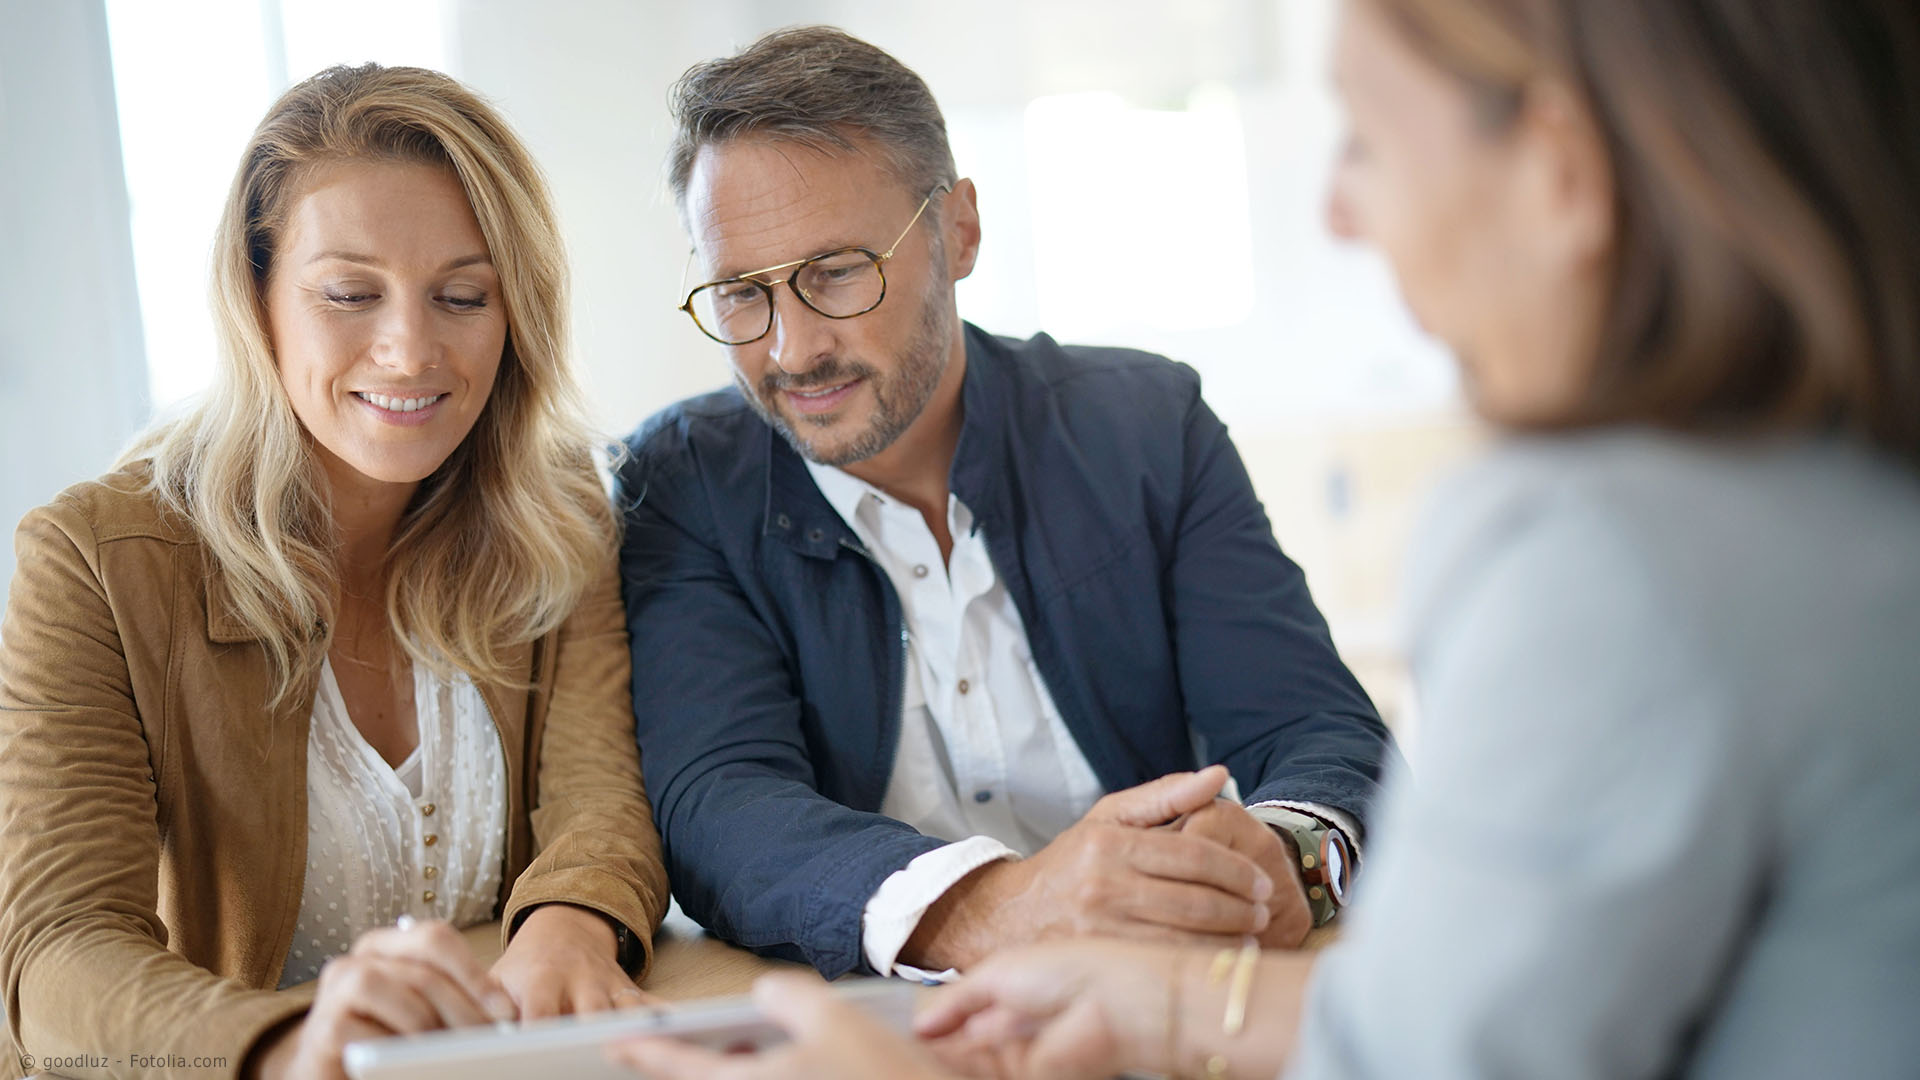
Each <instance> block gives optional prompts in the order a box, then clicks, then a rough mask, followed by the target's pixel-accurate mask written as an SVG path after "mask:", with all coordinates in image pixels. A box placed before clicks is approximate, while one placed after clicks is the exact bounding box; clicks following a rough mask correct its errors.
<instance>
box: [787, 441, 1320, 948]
mask: <svg viewBox="0 0 1920 1080" xmlns="http://www.w3.org/2000/svg"><path fill="white" fill-rule="evenodd" d="M807 469H808V471H809V472H811V473H812V474H813V480H814V483H815V484H816V485H817V486H818V487H819V488H820V492H821V494H823V495H824V496H826V499H827V502H828V503H829V504H831V505H832V506H833V508H834V510H835V511H836V512H837V513H838V514H839V515H840V518H841V520H843V521H845V522H846V524H847V527H848V528H850V529H852V530H853V533H854V535H855V536H856V537H857V538H859V540H860V542H861V544H862V545H864V546H865V548H866V551H867V554H868V556H869V557H870V558H872V559H873V561H874V562H875V563H876V564H877V565H878V566H879V567H880V569H881V570H882V571H883V572H884V573H885V574H886V575H887V580H888V581H889V582H891V583H892V585H893V588H894V592H895V593H897V594H898V595H899V598H900V609H901V615H902V617H903V618H904V619H905V621H906V640H907V657H906V672H905V683H904V688H905V689H904V693H903V695H902V701H901V714H900V742H899V750H898V752H897V754H896V756H895V758H894V765H893V775H892V777H891V779H890V780H889V782H888V785H887V792H886V796H885V798H884V799H882V801H881V804H880V812H881V813H883V814H885V815H887V816H888V817H891V818H894V819H896V820H899V821H903V822H905V823H906V824H908V825H911V826H913V827H914V828H915V829H917V830H919V831H920V832H921V833H923V834H925V835H927V836H932V837H935V838H938V839H941V840H946V841H949V843H948V844H947V845H946V846H945V847H941V848H936V849H935V850H933V851H929V852H926V853H925V854H923V855H920V856H919V857H917V858H915V859H914V860H913V861H912V862H910V863H908V864H907V866H906V867H905V868H903V869H901V870H898V871H896V872H894V873H893V874H891V875H889V876H888V877H887V879H886V880H885V881H883V882H881V884H880V887H879V888H878V889H876V890H875V891H874V894H873V896H872V897H871V898H870V899H869V900H868V901H867V905H866V909H865V912H864V915H863V919H862V924H861V925H862V931H861V944H862V947H863V949H864V952H865V954H866V959H867V962H868V963H869V964H871V965H872V966H873V969H874V970H875V971H879V972H891V973H893V974H897V975H903V976H907V977H910V978H929V977H939V976H935V975H932V974H931V973H928V972H924V971H921V970H920V969H918V968H914V967H911V966H908V965H904V964H900V963H898V962H897V957H898V956H899V954H900V950H901V948H902V947H904V946H905V945H906V943H907V939H908V938H909V937H911V936H912V935H913V931H914V928H915V927H917V926H918V925H919V924H920V918H921V916H922V915H924V914H926V910H927V908H929V907H930V906H932V904H933V902H934V901H935V900H938V899H939V898H940V896H941V895H942V894H944V893H945V892H946V891H947V890H948V889H950V888H952V887H953V885H954V884H955V883H956V882H958V881H959V880H960V879H961V878H963V877H965V876H966V875H968V874H969V873H971V872H973V871H974V870H975V869H977V868H979V867H980V866H983V865H985V864H986V863H989V862H992V861H994V860H996V859H1007V858H1019V857H1022V856H1026V855H1031V854H1033V853H1034V852H1036V851H1038V850H1040V849H1041V848H1042V847H1045V846H1046V845H1047V844H1048V843H1049V842H1050V841H1051V840H1052V839H1053V838H1054V837H1056V836H1058V835H1059V834H1060V833H1061V832H1063V831H1065V830H1066V829H1067V827H1068V826H1070V825H1072V824H1073V823H1075V822H1076V821H1079V820H1080V818H1081V817H1083V816H1084V815H1085V814H1086V812H1087V811H1088V810H1089V809H1091V808H1092V807H1093V804H1094V803H1095V802H1096V801H1097V800H1099V798H1100V797H1101V796H1102V795H1104V794H1105V793H1106V789H1105V788H1104V787H1103V786H1102V785H1101V783H1100V780H1099V778H1098V777H1097V776H1095V775H1094V772H1093V767H1092V766H1091V765H1090V764H1088V762H1087V758H1086V755H1085V754H1084V753H1082V752H1081V750H1080V745H1079V744H1078V743H1077V742H1075V741H1074V738H1073V734H1072V733H1071V732H1070V731H1068V730H1067V727H1066V724H1065V723H1064V722H1063V721H1062V720H1061V718H1060V711H1059V709H1057V708H1055V707H1054V703H1053V697H1052V695H1051V694H1049V693H1048V692H1047V686H1046V681H1045V680H1044V679H1042V678H1041V676H1040V671H1039V669H1038V668H1037V667H1036V666H1035V665H1034V662H1033V655H1032V653H1031V651H1030V650H1029V648H1028V643H1027V630H1026V624H1025V623H1023V622H1022V621H1021V619H1020V612H1019V609H1018V608H1016V607H1015V606H1014V603H1013V597H1012V596H1011V595H1009V594H1008V592H1007V589H1006V586H1005V584H1004V583H1002V582H1001V580H1000V577H999V574H998V573H996V572H995V570H994V567H993V560H992V559H991V558H990V557H989V556H988V552H987V540H986V537H985V536H984V535H983V534H981V533H980V532H978V531H977V530H976V529H975V528H974V521H973V513H972V511H971V510H969V509H968V508H967V506H966V504H965V503H962V502H961V501H960V499H959V498H958V497H956V496H954V495H951V494H949V495H948V497H947V529H948V531H949V532H950V533H951V535H952V537H953V550H952V554H951V556H950V558H948V559H946V560H944V561H943V560H942V559H941V557H940V545H939V542H938V541H937V540H936V539H935V538H934V535H933V531H932V530H931V529H929V528H928V527H927V523H926V520H925V519H924V518H922V517H921V515H920V512H919V511H918V510H916V509H914V508H913V507H912V506H909V505H908V504H906V503H904V502H902V501H900V500H898V499H894V498H891V497H889V496H888V495H886V494H885V493H884V492H882V491H880V490H879V489H877V488H875V487H873V486H872V485H870V484H868V483H866V482H865V481H863V480H860V479H858V478H856V477H854V476H852V475H850V474H848V473H846V472H843V471H841V470H839V469H836V468H833V467H832V466H828V465H820V464H816V463H814V462H808V463H807ZM1274 805H1285V806H1288V807H1291V808H1293V809H1298V810H1302V811H1305V812H1308V813H1311V814H1313V815H1315V816H1317V817H1321V818H1323V819H1326V820H1328V821H1331V822H1333V823H1334V824H1336V825H1339V826H1341V827H1342V829H1343V830H1344V831H1345V832H1346V833H1347V835H1348V836H1349V837H1350V838H1351V837H1356V836H1357V835H1358V834H1357V833H1356V832H1355V831H1354V829H1353V827H1352V823H1351V822H1350V821H1348V820H1346V818H1345V815H1342V814H1340V813H1339V811H1337V810H1330V809H1329V808H1327V807H1321V806H1318V805H1315V804H1305V803H1291V802H1289V803H1283V804H1274Z"/></svg>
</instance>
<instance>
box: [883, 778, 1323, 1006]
mask: <svg viewBox="0 0 1920 1080" xmlns="http://www.w3.org/2000/svg"><path fill="white" fill-rule="evenodd" d="M1307 812H1309V813H1310V812H1311V811H1307ZM1019 857H1020V856H1019V854H1018V853H1017V852H1015V851H1014V850H1013V849H1012V848H1010V847H1008V846H1007V845H1005V844H1003V843H1001V842H1000V841H998V840H995V839H994V838H993V837H991V836H969V837H967V838H966V839H965V840H960V841H956V842H954V843H951V844H948V845H946V846H945V847H937V848H934V849H933V850H932V851H928V852H923V853H922V854H920V855H919V856H916V857H915V858H914V860H913V861H912V862H910V863H908V864H907V865H906V866H905V867H903V868H901V869H899V870H895V871H894V872H893V873H891V874H889V875H887V880H885V881H883V882H881V883H880V887H879V888H878V889H875V890H874V891H873V895H872V896H871V897H869V898H868V900H867V906H866V910H865V911H864V912H862V913H861V916H860V941H861V946H862V948H863V950H864V951H865V953H866V956H867V963H868V964H870V965H872V967H873V970H875V971H877V972H880V973H881V974H883V975H898V976H900V977H901V978H905V979H918V980H920V981H921V982H946V981H948V980H949V979H952V978H955V977H956V976H957V975H958V973H957V972H955V971H953V970H952V969H948V970H946V971H939V972H930V971H923V970H921V969H920V968H916V967H913V966H911V965H908V964H901V963H897V962H896V961H897V959H898V957H899V956H900V950H901V949H904V948H906V946H907V939H908V938H910V937H912V936H913V931H914V929H915V928H917V927H918V926H919V925H920V917H921V916H923V915H925V914H926V913H927V909H928V908H930V907H932V906H933V902H934V901H935V900H938V899H940V898H941V897H942V896H944V895H946V892H947V890H948V889H951V888H953V887H954V885H956V884H958V883H959V881H960V879H961V878H963V877H966V876H967V875H968V874H971V873H973V872H974V871H975V870H978V869H979V868H980V867H982V866H985V865H986V864H988V863H990V862H993V861H994V860H996V859H1017V858H1019Z"/></svg>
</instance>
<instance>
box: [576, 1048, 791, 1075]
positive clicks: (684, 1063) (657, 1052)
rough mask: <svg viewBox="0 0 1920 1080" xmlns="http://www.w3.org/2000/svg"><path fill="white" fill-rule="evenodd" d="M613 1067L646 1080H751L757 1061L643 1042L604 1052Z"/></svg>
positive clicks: (701, 1050) (700, 1049) (698, 1049)
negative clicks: (624, 1069)
mask: <svg viewBox="0 0 1920 1080" xmlns="http://www.w3.org/2000/svg"><path fill="white" fill-rule="evenodd" d="M607 1057H608V1059H609V1060H611V1061H613V1062H614V1063H615V1064H619V1065H625V1066H626V1067H627V1068H629V1069H632V1070H634V1071H635V1072H638V1073H641V1074H642V1075H644V1076H646V1077H647V1080H752V1078H753V1077H754V1075H755V1074H754V1072H752V1071H751V1070H752V1069H753V1064H752V1063H753V1062H756V1061H758V1060H759V1059H757V1058H751V1057H734V1058H729V1057H727V1056H725V1055H722V1054H716V1053H714V1052H713V1051H711V1050H707V1049H704V1048H702V1047H698V1046H694V1045H692V1044H691V1043H683V1042H678V1041H676V1040H673V1039H664V1038H645V1039H629V1040H627V1041H625V1042H617V1043H614V1044H613V1045H612V1046H609V1047H608V1048H607Z"/></svg>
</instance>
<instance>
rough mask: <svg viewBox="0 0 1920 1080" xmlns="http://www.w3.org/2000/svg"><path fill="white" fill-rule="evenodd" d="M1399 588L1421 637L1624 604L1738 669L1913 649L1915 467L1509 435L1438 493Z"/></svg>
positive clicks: (1740, 447)
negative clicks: (1885, 643) (1863, 650)
mask: <svg viewBox="0 0 1920 1080" xmlns="http://www.w3.org/2000/svg"><path fill="white" fill-rule="evenodd" d="M1629 599H1631V600H1633V601H1634V603H1633V605H1632V606H1631V607H1623V605H1625V604H1626V601H1627V600H1629ZM1408 601H1409V606H1408V614H1409V618H1410V620H1411V624H1410V629H1411V631H1412V633H1413V634H1414V635H1415V636H1416V637H1419V636H1421V635H1423V634H1425V635H1426V636H1428V637H1429V638H1431V637H1433V636H1435V635H1445V634H1448V633H1454V632H1458V631H1459V630H1460V628H1461V627H1462V626H1467V625H1471V626H1480V627H1485V626H1495V625H1500V626H1506V625H1529V626H1533V627H1535V631H1536V632H1537V630H1538V623H1539V622H1540V620H1549V621H1550V620H1551V619H1554V618H1558V619H1560V620H1562V621H1565V620H1570V619H1577V618H1580V616H1579V614H1578V613H1580V612H1582V611H1586V610H1589V609H1595V610H1597V609H1601V608H1604V609H1606V610H1609V611H1613V612H1615V613H1616V614H1618V613H1619V612H1620V611H1622V610H1628V611H1630V612H1631V613H1633V614H1634V616H1635V620H1634V621H1635V626H1634V627H1632V628H1631V629H1633V630H1634V631H1635V632H1636V633H1639V634H1640V635H1641V636H1642V637H1645V638H1648V639H1651V638H1652V637H1654V636H1656V635H1677V636H1678V638H1680V639H1682V640H1683V641H1684V643H1685V644H1686V645H1688V646H1689V647H1690V648H1692V649H1693V650H1694V651H1695V652H1696V653H1697V657H1698V659H1699V660H1700V661H1701V662H1702V663H1705V664H1709V665H1712V666H1716V667H1718V668H1721V669H1723V670H1726V671H1737V672H1743V673H1746V674H1745V675H1743V676H1742V677H1743V678H1746V677H1747V676H1750V675H1751V674H1752V673H1753V672H1754V671H1755V670H1757V669H1759V668H1763V667H1765V666H1767V665H1770V664H1773V663H1775V662H1776V661H1777V659H1778V658H1780V657H1783V656H1791V655H1800V656H1803V657H1810V656H1815V655H1821V656H1825V655H1829V654H1835V653H1838V652H1844V651H1845V650H1846V649H1847V648H1848V646H1849V644H1850V643H1856V642H1864V641H1866V640H1868V639H1889V640H1899V641H1902V642H1911V643H1912V644H1913V646H1914V647H1916V648H1920V614H1916V613H1915V610H1914V608H1915V605H1916V604H1920V476H1916V475H1915V473H1914V472H1913V470H1911V469H1910V468H1908V467H1906V466H1904V465H1901V464H1897V463H1894V462H1890V461H1888V460H1886V459H1884V458H1880V457H1877V456H1875V455H1873V454H1872V453H1870V452H1867V451H1864V450H1862V449H1860V448H1858V447H1856V446H1852V445H1849V444H1846V443H1843V442H1839V441H1836V440H1829V439H1795V440H1788V439H1773V440H1734V439H1730V438H1720V439H1703V438H1687V437H1681V436H1673V435H1664V434H1658V433H1653V432H1646V431H1615V432H1599V433H1593V434H1587V435H1577V436H1558V437H1552V438H1527V439H1516V440H1512V441H1510V442H1508V443H1504V444H1502V445H1500V446H1498V447H1496V448H1495V449H1494V450H1493V452H1492V453H1490V454H1488V455H1487V456H1486V457H1485V458H1483V459H1482V460H1481V461H1479V462H1478V463H1476V464H1474V465H1473V466H1470V467H1469V468H1468V469H1466V470H1464V471H1463V472H1462V473H1460V474H1459V475H1457V476H1456V477H1454V478H1453V479H1452V480H1451V481H1450V482H1448V483H1447V484H1444V485H1443V486H1442V487H1441V488H1440V489H1439V490H1438V491H1437V492H1436V494H1435V496H1434V498H1433V500H1432V503H1431V505H1430V506H1429V509H1428V515H1427V528H1426V529H1424V530H1423V531H1422V533H1421V534H1420V537H1419V539H1418V541H1417V542H1416V545H1415V547H1414V548H1413V551H1412V553H1411V555H1410V558H1409V565H1408ZM1909 601H1912V602H1911V603H1910V602H1909ZM1523 615H1524V616H1527V617H1528V618H1531V619H1533V620H1534V621H1533V622H1528V621H1527V619H1523V618H1522V616H1523ZM1463 619H1464V620H1467V621H1466V622H1464V623H1463V622H1462V621H1461V620H1463Z"/></svg>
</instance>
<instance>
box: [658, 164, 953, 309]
mask: <svg viewBox="0 0 1920 1080" xmlns="http://www.w3.org/2000/svg"><path fill="white" fill-rule="evenodd" d="M952 190H953V185H952V184H951V183H942V184H940V185H938V186H936V187H935V188H934V189H933V190H932V191H929V192H927V197H926V198H924V199H922V200H920V209H918V210H915V211H914V212H913V219H912V220H911V221H908V222H907V227H906V228H904V229H901V230H900V235H899V236H896V237H894V240H893V243H891V244H889V245H887V250H885V251H882V252H879V253H878V254H876V253H874V252H873V251H871V250H869V249H867V248H863V247H845V248H840V249H838V250H835V251H829V252H826V253H825V254H822V255H815V256H812V257H811V258H806V259H796V260H794V261H793V262H785V263H781V264H780V265H778V266H769V267H767V268H766V269H764V270H755V271H752V272H751V273H746V274H740V275H738V276H736V277H730V278H722V279H721V280H719V281H709V282H707V283H706V284H705V285H701V286H699V287H698V288H696V289H694V290H693V291H692V292H690V293H688V294H687V298H686V300H685V301H683V302H682V303H681V305H680V310H681V311H684V312H686V313H687V314H688V316H690V317H691V318H692V319H693V324H694V325H695V326H698V327H699V328H700V332H701V333H703V334H705V335H707V336H708V337H710V338H712V339H713V340H715V341H717V342H719V343H720V344H722V345H746V344H748V343H750V342H755V341H759V340H760V339H761V338H763V337H766V336H767V334H768V332H769V331H771V330H772V329H773V290H774V287H775V286H778V285H780V284H781V283H782V282H784V283H785V284H786V286H787V287H788V288H790V289H792V290H793V295H795V296H797V297H799V298H800V302H801V303H803V304H805V305H807V306H808V307H809V308H812V309H813V310H814V311H817V312H819V313H820V314H822V315H825V316H826V317H827V318H829V319H851V318H854V317H855V316H858V315H865V314H866V313H867V312H869V311H872V310H873V309H874V308H877V307H879V306H880V301H882V300H885V299H886V298H887V275H886V272H885V271H884V270H883V269H882V264H884V263H885V262H886V261H887V260H888V259H891V258H893V253H894V250H895V249H896V248H898V247H899V246H900V242H901V241H902V240H905V239H906V238H907V234H908V233H910V232H912V231H913V227H914V225H916V224H918V223H919V221H920V215H922V214H924V213H926V212H927V207H928V206H929V205H930V204H931V203H932V202H933V197H934V196H935V195H938V194H940V193H941V192H945V191H952ZM782 270H786V271H788V274H787V276H786V277H784V278H781V279H778V280H772V281H769V280H766V275H768V274H774V273H778V272H780V271H782Z"/></svg>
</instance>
